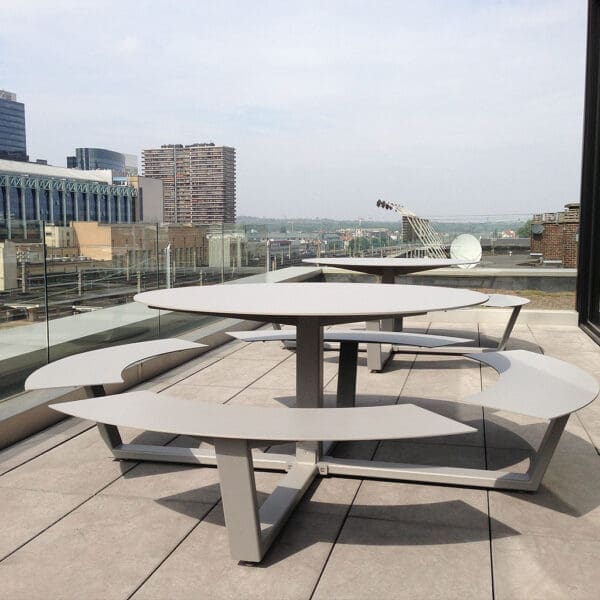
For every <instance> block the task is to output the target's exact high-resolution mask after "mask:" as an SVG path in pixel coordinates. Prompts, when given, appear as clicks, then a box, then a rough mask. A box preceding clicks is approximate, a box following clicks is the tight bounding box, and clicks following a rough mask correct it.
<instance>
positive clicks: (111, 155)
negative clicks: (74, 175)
mask: <svg viewBox="0 0 600 600" xmlns="http://www.w3.org/2000/svg"><path fill="white" fill-rule="evenodd" d="M67 167H68V168H69V169H81V170H83V171H93V170H95V169H110V171H111V172H112V175H113V183H120V184H125V182H126V178H127V176H128V175H137V174H138V168H137V156H135V155H134V154H123V153H122V152H115V151H114V150H107V149H106V148H76V149H75V156H67Z"/></svg>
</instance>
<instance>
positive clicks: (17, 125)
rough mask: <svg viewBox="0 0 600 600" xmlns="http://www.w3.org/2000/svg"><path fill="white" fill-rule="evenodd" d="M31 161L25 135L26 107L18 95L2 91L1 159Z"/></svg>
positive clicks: (0, 105)
mask: <svg viewBox="0 0 600 600" xmlns="http://www.w3.org/2000/svg"><path fill="white" fill-rule="evenodd" d="M2 158H4V159H9V160H29V157H28V156H27V139H26V133H25V105H24V104H23V103H22V102H17V95H16V94H14V93H12V92H7V91H4V90H0V159H2Z"/></svg>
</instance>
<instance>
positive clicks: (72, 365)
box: [25, 339, 207, 396]
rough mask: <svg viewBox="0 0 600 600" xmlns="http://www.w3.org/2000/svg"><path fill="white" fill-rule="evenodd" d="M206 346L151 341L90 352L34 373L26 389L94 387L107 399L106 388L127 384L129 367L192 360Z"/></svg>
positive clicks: (177, 341) (95, 392)
mask: <svg viewBox="0 0 600 600" xmlns="http://www.w3.org/2000/svg"><path fill="white" fill-rule="evenodd" d="M206 347H207V346H206V344H197V343H196V342H188V341H186V340H179V339H164V340H149V341H146V342H135V343H133V344H122V345H119V346H110V347H108V348H101V349H99V350H90V351H89V352H81V353H79V354H73V355H72V356H66V357H65V358H61V359H59V360H55V361H53V362H51V363H48V364H47V365H44V366H43V367H40V368H39V369H37V370H36V371H34V372H33V373H32V374H31V375H29V377H28V378H27V379H26V380H25V390H27V391H30V390H40V389H46V388H57V387H71V386H74V387H78V386H82V387H90V388H92V393H93V395H94V396H103V395H104V393H105V390H104V386H105V385H110V384H119V383H124V382H125V379H124V377H123V373H124V371H125V370H127V369H128V368H129V367H132V366H134V365H135V364H138V363H141V362H142V361H144V360H148V359H150V358H158V357H159V356H166V355H168V354H174V353H183V352H187V353H188V354H189V357H190V358H192V357H194V356H196V355H198V354H199V353H200V352H201V350H202V348H206Z"/></svg>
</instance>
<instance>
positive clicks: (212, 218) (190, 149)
mask: <svg viewBox="0 0 600 600" xmlns="http://www.w3.org/2000/svg"><path fill="white" fill-rule="evenodd" d="M142 166H143V169H144V175H145V176H147V177H153V178H155V179H161V180H162V182H163V193H164V220H165V222H169V223H193V224H196V225H203V224H213V223H235V211H236V207H235V148H231V147H228V146H215V145H214V144H212V143H210V144H191V145H188V146H183V145H181V144H167V145H163V146H161V147H160V148H154V149H150V150H143V151H142Z"/></svg>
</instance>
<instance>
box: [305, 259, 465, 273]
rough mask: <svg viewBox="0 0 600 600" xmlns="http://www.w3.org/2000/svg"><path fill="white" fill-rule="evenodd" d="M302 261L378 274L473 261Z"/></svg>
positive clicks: (421, 269)
mask: <svg viewBox="0 0 600 600" xmlns="http://www.w3.org/2000/svg"><path fill="white" fill-rule="evenodd" d="M302 262H305V263H310V264H312V265H327V266H329V267H339V268H341V269H350V270H351V271H359V272H360V273H368V274H370V275H379V276H383V275H384V274H385V273H391V274H393V275H407V274H408V273H418V272H419V271H428V270H430V269H439V268H441V267H452V266H455V265H471V264H473V261H465V260H455V259H453V258H361V257H354V258H350V257H343V258H305V259H303V261H302Z"/></svg>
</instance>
